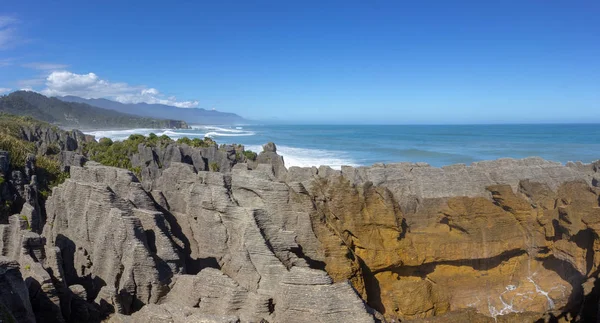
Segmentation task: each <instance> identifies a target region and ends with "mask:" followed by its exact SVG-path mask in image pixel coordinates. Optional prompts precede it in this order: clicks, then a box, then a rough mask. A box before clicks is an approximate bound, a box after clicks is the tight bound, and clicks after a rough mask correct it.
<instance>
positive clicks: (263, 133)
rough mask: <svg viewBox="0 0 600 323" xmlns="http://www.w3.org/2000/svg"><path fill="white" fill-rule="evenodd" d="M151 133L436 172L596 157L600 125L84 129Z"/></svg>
mask: <svg viewBox="0 0 600 323" xmlns="http://www.w3.org/2000/svg"><path fill="white" fill-rule="evenodd" d="M151 132H153V133H155V134H157V135H159V136H160V135H163V134H165V135H168V136H169V137H171V138H173V139H177V138H181V137H184V136H187V137H190V138H195V137H199V138H203V137H205V136H208V137H211V138H213V139H214V140H215V141H216V142H217V143H219V144H223V143H225V144H233V143H236V144H242V145H244V146H245V148H246V150H252V151H255V152H260V151H262V148H261V145H263V144H265V143H267V142H269V141H272V142H275V143H276V144H277V150H278V153H279V154H280V155H282V156H283V157H284V161H285V164H286V166H288V167H290V166H301V167H307V166H319V165H328V166H331V167H333V168H336V169H339V168H340V167H341V166H342V165H350V166H368V165H372V164H375V163H397V162H426V163H428V164H430V165H432V166H436V167H441V166H445V165H451V164H456V163H463V164H467V165H468V164H470V163H472V162H475V161H481V160H492V159H498V158H504V157H512V158H525V157H531V156H539V157H542V158H544V159H548V160H552V161H557V162H561V163H566V162H568V161H582V162H585V163H589V162H592V161H595V160H598V159H600V124H545V125H360V126H350V125H332V126H325V125H244V126H192V129H188V130H179V129H178V130H172V129H130V130H97V131H89V132H87V133H88V134H91V135H94V136H95V137H96V139H99V138H102V137H108V138H111V139H113V140H122V139H125V138H127V137H128V136H129V135H131V134H134V133H136V134H143V135H148V134H149V133H151Z"/></svg>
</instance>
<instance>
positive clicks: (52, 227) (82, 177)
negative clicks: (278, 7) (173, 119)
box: [0, 143, 600, 322]
mask: <svg viewBox="0 0 600 323" xmlns="http://www.w3.org/2000/svg"><path fill="white" fill-rule="evenodd" d="M238 155H239V154H237V151H236V147H233V146H232V147H231V149H228V148H223V149H219V148H217V147H212V148H211V147H200V148H196V147H191V146H188V145H185V144H177V143H170V144H168V145H162V146H161V145H158V146H147V145H140V146H138V147H137V148H136V150H135V152H134V153H133V154H132V155H131V157H130V158H131V163H132V165H134V166H136V167H139V170H140V172H139V173H138V175H136V174H134V173H133V172H131V171H129V170H126V169H120V168H115V167H109V166H103V165H100V164H98V163H94V162H87V163H86V164H85V165H83V163H81V164H75V165H73V164H72V165H70V166H69V171H70V178H68V179H66V180H65V181H64V183H62V184H60V185H58V186H57V187H55V188H53V190H52V193H51V195H50V196H49V197H48V199H47V201H46V202H45V203H43V204H42V205H40V209H42V210H43V212H41V214H45V217H40V220H39V229H33V228H32V227H31V226H30V223H31V222H32V221H30V220H29V218H28V217H27V216H25V217H22V216H20V215H19V214H14V215H10V216H9V217H8V221H7V222H6V224H0V252H1V255H2V256H4V257H6V258H3V259H6V260H3V261H4V262H1V261H0V268H10V270H12V273H14V274H13V275H12V276H6V275H5V276H2V275H3V273H8V270H4V269H0V284H3V281H5V279H6V280H9V279H10V281H11V284H12V285H11V286H14V287H11V288H13V289H15V290H19V291H20V292H19V295H20V296H19V297H18V298H14V299H13V298H10V297H8V298H6V296H5V294H3V293H2V292H1V291H0V306H3V307H1V308H7V309H8V310H7V311H5V312H7V313H12V314H10V315H12V317H13V318H15V319H16V320H17V321H23V322H31V321H33V320H37V321H38V322H46V321H52V322H55V321H56V322H78V321H99V320H109V321H111V322H164V321H170V322H261V321H262V322H399V321H401V322H410V321H414V322H456V321H472V322H523V321H531V322H533V321H537V320H542V321H544V320H545V321H562V322H566V321H570V320H575V321H590V320H596V319H597V309H598V301H599V299H600V293H599V292H598V290H599V287H598V285H597V284H598V283H597V277H598V271H599V268H600V267H599V266H600V239H598V233H599V230H600V187H599V186H600V162H596V163H594V164H581V163H569V164H567V165H561V164H558V163H553V162H548V161H545V160H542V159H538V158H528V159H523V160H512V159H500V160H496V161H489V162H480V163H474V164H472V165H470V166H465V165H453V166H449V167H442V168H434V167H430V166H428V165H426V164H408V163H400V164H391V165H374V166H371V167H358V168H353V167H343V168H342V169H341V171H337V170H333V169H330V168H328V167H320V168H314V167H313V168H298V167H290V168H289V169H287V168H285V166H284V160H283V158H282V157H281V156H279V155H277V152H276V147H275V145H274V144H269V145H266V146H265V147H264V151H263V152H262V153H261V154H260V155H259V156H258V157H257V158H256V160H244V159H243V158H238V157H237V156H238ZM1 156H2V154H0V166H2V165H3V164H2V158H1ZM212 163H215V164H217V165H219V168H218V169H215V168H213V169H211V167H210V166H209V165H210V164H212ZM30 164H31V167H35V164H36V161H35V160H30ZM2 167H4V166H2ZM217 170H218V171H217ZM24 172H25V173H27V171H26V170H25V171H24ZM35 182H36V178H34V177H29V178H28V183H29V184H28V185H33V186H32V187H33V188H32V189H34V188H35ZM11 183H12V182H9V183H8V184H5V185H9V184H10V185H12V186H14V185H13V184H11ZM12 186H11V187H12ZM24 194H25V193H24ZM25 195H26V194H25ZM23 210H25V211H26V210H27V209H26V208H23ZM19 212H21V211H19ZM2 266H4V267H2ZM19 269H20V272H21V275H18V274H17V272H18V271H19ZM2 270H4V271H2ZM5 277H7V278H5ZM0 313H2V312H0ZM15 313H17V314H15ZM32 316H33V318H32Z"/></svg>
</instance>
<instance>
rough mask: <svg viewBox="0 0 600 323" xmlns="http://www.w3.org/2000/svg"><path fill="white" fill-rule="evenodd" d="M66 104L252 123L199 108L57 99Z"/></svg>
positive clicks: (195, 119) (156, 115)
mask: <svg viewBox="0 0 600 323" xmlns="http://www.w3.org/2000/svg"><path fill="white" fill-rule="evenodd" d="M59 99H60V100H63V101H66V102H78V103H87V104H90V105H93V106H95V107H100V108H104V109H110V110H115V111H118V112H123V113H133V114H135V115H139V116H145V117H150V118H169V117H170V116H177V117H178V118H181V119H182V120H185V121H187V122H189V123H191V124H247V123H252V122H251V121H250V120H247V119H244V118H243V117H240V116H239V115H237V114H235V113H229V112H221V111H215V110H205V109H200V108H186V109H184V108H178V107H174V106H170V105H164V104H148V103H127V104H126V103H120V102H115V101H111V100H107V99H83V98H80V97H76V96H63V97H59Z"/></svg>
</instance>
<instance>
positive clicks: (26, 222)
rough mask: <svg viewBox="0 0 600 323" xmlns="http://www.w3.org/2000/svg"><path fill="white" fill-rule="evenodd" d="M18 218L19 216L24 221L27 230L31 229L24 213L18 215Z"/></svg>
mask: <svg viewBox="0 0 600 323" xmlns="http://www.w3.org/2000/svg"><path fill="white" fill-rule="evenodd" d="M19 218H21V220H23V221H25V224H26V225H27V227H26V228H27V230H29V231H31V225H30V224H29V220H28V219H27V217H26V216H24V215H19Z"/></svg>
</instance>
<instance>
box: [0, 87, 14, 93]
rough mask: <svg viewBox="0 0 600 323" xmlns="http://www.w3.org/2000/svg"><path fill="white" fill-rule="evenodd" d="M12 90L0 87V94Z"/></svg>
mask: <svg viewBox="0 0 600 323" xmlns="http://www.w3.org/2000/svg"><path fill="white" fill-rule="evenodd" d="M11 90H12V89H9V88H6V87H0V94H3V93H7V92H10V91H11Z"/></svg>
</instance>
